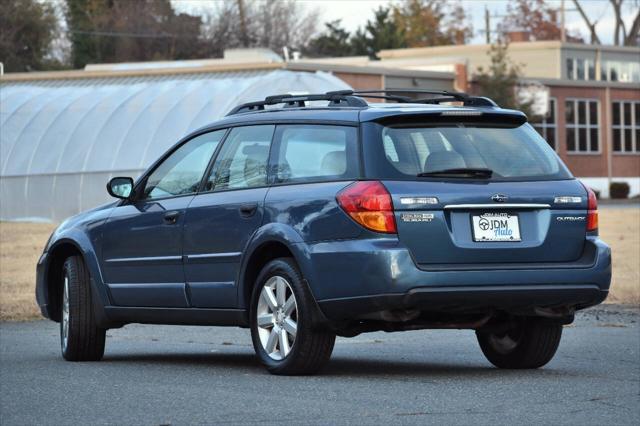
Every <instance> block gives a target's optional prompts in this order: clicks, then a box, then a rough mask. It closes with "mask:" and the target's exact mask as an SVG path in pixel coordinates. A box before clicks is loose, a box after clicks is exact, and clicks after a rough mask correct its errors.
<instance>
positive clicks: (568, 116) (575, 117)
mask: <svg viewBox="0 0 640 426" xmlns="http://www.w3.org/2000/svg"><path fill="white" fill-rule="evenodd" d="M598 110H599V107H598V101H595V100H587V99H567V100H566V101H565V124H566V139H567V151H568V152H599V150H600V140H599V139H600V131H599V130H600V129H599V117H598V116H599V114H598Z"/></svg>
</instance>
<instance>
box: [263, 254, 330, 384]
mask: <svg viewBox="0 0 640 426" xmlns="http://www.w3.org/2000/svg"><path fill="white" fill-rule="evenodd" d="M314 309H317V307H316V304H315V300H314V299H313V296H312V295H311V293H310V291H309V289H308V287H307V285H306V283H305V282H304V280H303V277H302V274H301V273H300V271H299V269H298V267H297V265H296V263H295V261H294V260H293V259H291V258H279V259H276V260H273V261H271V262H269V263H268V264H267V265H266V266H265V267H264V268H263V269H262V271H261V272H260V275H259V276H258V279H257V280H256V285H255V286H254V290H253V294H252V297H251V307H250V321H251V338H252V341H253V347H254V349H255V351H256V354H257V355H258V358H259V359H260V361H261V362H262V364H264V365H265V367H266V368H267V370H268V371H269V372H270V373H272V374H277V375H306V374H314V373H316V372H318V371H319V370H320V369H321V368H322V367H323V366H324V365H325V364H326V363H327V362H328V361H329V358H330V357H331V352H332V351H333V345H334V343H335V339H336V335H335V334H334V333H333V332H331V331H330V330H328V329H318V328H315V327H313V321H312V318H313V315H314Z"/></svg>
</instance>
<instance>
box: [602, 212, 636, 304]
mask: <svg viewBox="0 0 640 426" xmlns="http://www.w3.org/2000/svg"><path fill="white" fill-rule="evenodd" d="M599 227H600V236H601V238H602V239H603V240H604V241H606V242H607V243H608V244H609V245H610V246H611V251H612V257H613V281H612V283H611V292H610V293H609V297H608V298H607V302H611V303H630V304H634V305H640V208H623V209H622V208H615V209H614V208H600V218H599Z"/></svg>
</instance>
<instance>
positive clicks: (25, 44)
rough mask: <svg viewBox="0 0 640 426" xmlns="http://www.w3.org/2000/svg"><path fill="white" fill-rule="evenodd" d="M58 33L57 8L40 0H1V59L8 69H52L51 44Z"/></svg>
mask: <svg viewBox="0 0 640 426" xmlns="http://www.w3.org/2000/svg"><path fill="white" fill-rule="evenodd" d="M57 32H58V23H57V20H56V16H55V10H54V9H53V7H52V5H51V4H49V3H42V2H39V1H37V0H4V1H0V60H1V61H2V63H3V65H4V71H5V72H23V71H33V70H44V69H47V68H50V67H51V65H53V64H52V62H53V61H52V60H50V59H48V58H47V54H48V52H49V47H50V46H51V42H52V41H53V40H54V38H55V37H56V35H57Z"/></svg>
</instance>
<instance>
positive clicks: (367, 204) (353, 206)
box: [336, 181, 397, 234]
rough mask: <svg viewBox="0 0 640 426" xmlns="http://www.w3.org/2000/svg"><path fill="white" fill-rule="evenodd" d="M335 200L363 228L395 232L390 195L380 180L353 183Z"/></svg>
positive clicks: (389, 232)
mask: <svg viewBox="0 0 640 426" xmlns="http://www.w3.org/2000/svg"><path fill="white" fill-rule="evenodd" d="M336 200H337V201H338V204H339V205H340V207H342V209H343V210H344V211H345V212H347V214H348V215H349V216H351V218H352V219H353V220H355V221H356V222H358V223H359V224H360V225H362V226H364V227H365V228H367V229H370V230H372V231H375V232H384V233H386V234H395V233H396V232H397V228H396V220H395V218H394V215H393V203H392V202H391V195H390V194H389V191H387V188H385V187H384V185H383V184H381V183H380V182H377V181H365V182H356V183H353V184H351V185H349V186H347V187H346V188H345V189H343V190H342V191H340V192H339V193H338V195H336Z"/></svg>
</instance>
